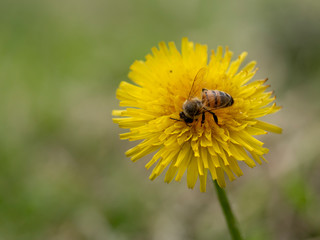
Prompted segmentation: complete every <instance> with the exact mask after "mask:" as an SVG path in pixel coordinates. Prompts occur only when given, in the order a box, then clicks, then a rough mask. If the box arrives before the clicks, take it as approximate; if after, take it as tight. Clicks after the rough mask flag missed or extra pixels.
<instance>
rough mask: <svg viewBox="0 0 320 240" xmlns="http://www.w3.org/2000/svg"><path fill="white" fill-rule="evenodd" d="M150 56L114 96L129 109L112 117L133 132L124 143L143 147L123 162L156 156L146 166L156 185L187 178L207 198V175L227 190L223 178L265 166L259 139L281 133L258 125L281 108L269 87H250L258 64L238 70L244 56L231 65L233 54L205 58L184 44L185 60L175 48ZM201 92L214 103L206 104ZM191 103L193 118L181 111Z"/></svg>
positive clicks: (202, 50) (199, 48) (163, 47)
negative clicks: (161, 180) (243, 167)
mask: <svg viewBox="0 0 320 240" xmlns="http://www.w3.org/2000/svg"><path fill="white" fill-rule="evenodd" d="M151 51H152V54H148V55H147V56H146V58H145V60H144V61H135V62H134V63H133V64H132V65H131V67H130V72H129V78H130V80H131V83H129V82H126V81H123V82H121V83H120V86H119V88H118V90H117V93H116V95H117V98H118V99H119V100H120V104H119V105H120V106H121V107H124V109H123V110H114V111H113V112H112V114H113V116H115V117H114V118H113V121H114V122H115V123H117V124H118V125H119V126H120V127H121V128H125V129H128V132H126V133H123V134H120V138H121V139H128V140H129V141H136V140H140V143H139V144H137V145H136V146H135V147H133V148H131V149H129V150H128V151H127V152H126V155H127V156H128V157H130V158H131V160H132V161H134V162H135V161H137V160H139V159H140V158H142V157H144V156H146V155H148V154H153V156H152V157H150V160H149V162H148V163H147V164H146V166H145V167H146V168H147V169H150V171H151V174H150V179H151V180H154V179H155V178H157V177H158V176H160V175H161V174H162V173H164V181H165V182H167V183H170V182H171V181H172V180H173V179H174V180H175V181H181V180H182V177H183V176H184V175H186V178H187V179H186V180H187V186H188V187H189V188H194V186H195V184H196V182H197V180H198V179H199V181H200V191H201V192H205V191H206V182H207V178H208V173H210V174H209V175H210V177H211V178H212V179H213V180H217V182H218V184H219V186H220V187H225V186H226V182H225V176H226V177H227V178H228V179H229V180H230V181H233V180H235V179H236V177H239V176H241V175H243V172H242V171H241V169H240V167H239V162H240V161H243V162H244V163H246V165H248V166H249V167H254V166H256V164H257V163H258V164H262V162H263V161H266V160H265V158H264V155H265V154H266V153H267V152H268V149H267V148H265V147H263V142H261V141H259V140H257V139H256V138H255V137H254V136H257V135H261V134H266V133H267V132H274V133H281V131H282V130H281V128H280V127H277V126H275V125H272V124H270V123H266V122H263V121H261V120H258V119H259V118H261V117H263V116H265V115H268V114H272V113H275V112H277V111H279V109H281V107H279V106H277V105H276V104H275V102H274V101H275V97H274V96H273V93H272V92H270V91H267V89H268V88H269V87H270V86H269V85H265V82H266V79H261V80H252V78H253V77H254V75H255V73H256V71H257V68H256V67H255V66H256V62H254V61H252V62H249V63H248V64H247V65H246V66H244V67H243V68H242V69H240V65H241V63H242V62H243V61H244V59H245V57H246V56H247V53H246V52H243V53H242V54H240V56H238V58H237V59H235V60H233V61H232V60H231V59H232V55H233V54H232V52H231V51H229V49H228V48H226V49H225V51H223V48H222V47H218V48H217V50H216V51H212V52H211V55H210V56H209V57H208V51H207V46H206V45H201V44H194V43H193V42H190V41H188V39H187V38H183V39H182V44H181V51H180V52H179V51H178V50H177V48H176V46H175V44H174V43H173V42H169V43H168V44H165V43H164V42H161V43H160V44H159V47H158V48H156V47H154V48H152V50H151ZM201 69H205V70H201ZM202 89H205V90H206V91H208V93H209V94H211V95H210V96H208V97H207V98H206V97H204V96H202ZM203 94H204V93H203ZM192 98H194V99H198V100H199V99H200V100H201V99H202V98H203V101H202V102H201V104H200V105H199V104H197V107H198V108H197V109H198V110H197V109H196V110H197V111H196V110H195V109H191V110H190V111H189V113H190V112H191V113H192V114H193V115H192V116H189V115H188V112H184V111H183V106H184V103H185V102H186V101H188V100H191V99H192ZM215 101H216V102H215ZM198 105H199V106H198ZM151 168H152V170H151Z"/></svg>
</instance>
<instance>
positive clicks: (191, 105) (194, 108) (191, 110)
mask: <svg viewBox="0 0 320 240" xmlns="http://www.w3.org/2000/svg"><path fill="white" fill-rule="evenodd" d="M202 107H203V105H202V102H201V100H200V99H198V98H193V99H191V100H186V101H185V102H184V104H183V106H182V109H183V112H184V114H185V115H186V116H187V117H189V118H194V117H195V116H197V115H199V114H200V113H201V109H202Z"/></svg>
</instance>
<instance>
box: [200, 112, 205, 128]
mask: <svg viewBox="0 0 320 240" xmlns="http://www.w3.org/2000/svg"><path fill="white" fill-rule="evenodd" d="M204 120H205V112H202V118H201V125H202V124H204Z"/></svg>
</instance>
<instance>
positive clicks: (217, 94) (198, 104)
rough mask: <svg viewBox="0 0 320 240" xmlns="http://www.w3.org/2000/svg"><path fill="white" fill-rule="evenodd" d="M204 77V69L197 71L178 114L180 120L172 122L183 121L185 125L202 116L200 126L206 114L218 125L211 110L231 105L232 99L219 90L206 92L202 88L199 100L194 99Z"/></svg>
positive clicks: (205, 73) (215, 116) (206, 90)
mask: <svg viewBox="0 0 320 240" xmlns="http://www.w3.org/2000/svg"><path fill="white" fill-rule="evenodd" d="M206 75H207V68H206V67H204V68H201V69H200V70H199V71H198V73H197V74H196V76H195V78H194V80H193V83H192V86H191V89H190V92H189V96H188V98H187V100H186V101H185V102H184V103H183V105H182V111H181V112H180V113H179V116H180V119H174V120H178V121H184V122H185V123H186V124H190V123H193V122H194V121H195V120H197V119H198V118H199V117H200V115H202V118H201V124H203V123H204V121H205V113H206V112H208V113H210V114H211V115H212V116H213V119H214V121H215V123H216V124H217V125H218V117H217V115H216V114H215V113H214V112H213V110H216V109H219V108H226V107H230V106H232V105H233V103H234V100H233V98H232V97H231V96H230V95H229V94H228V93H226V92H223V91H219V90H208V89H205V88H203V89H202V92H201V100H200V99H199V98H198V97H194V96H195V95H196V93H197V91H198V90H197V87H196V86H198V87H199V83H198V82H199V81H202V80H203V79H204V78H205V77H206ZM195 83H197V84H195ZM171 119H173V118H171Z"/></svg>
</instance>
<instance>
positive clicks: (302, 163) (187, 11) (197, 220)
mask: <svg viewBox="0 0 320 240" xmlns="http://www.w3.org/2000/svg"><path fill="white" fill-rule="evenodd" d="M184 36H186V37H188V38H189V39H190V40H192V41H195V42H199V43H203V44H208V47H209V49H215V48H216V47H217V46H218V45H223V46H226V45H228V46H229V47H230V49H231V50H232V51H234V53H235V56H234V57H236V56H237V55H238V54H240V53H241V52H242V51H248V52H249V56H248V58H247V59H248V60H247V61H249V60H257V62H258V67H259V72H258V74H257V75H256V79H259V78H265V77H268V78H269V83H270V84H271V85H272V89H274V90H275V92H276V95H277V103H278V104H279V105H282V106H283V107H284V108H283V110H281V111H280V112H279V113H277V114H275V115H273V116H270V117H266V118H264V120H266V121H269V122H272V123H274V124H277V125H280V126H281V127H283V129H284V132H283V134H282V135H275V134H267V135H266V136H263V137H261V139H262V140H263V141H264V142H265V143H266V144H265V146H266V147H268V148H269V149H270V153H269V154H268V155H267V156H266V157H267V159H268V160H269V164H263V165H262V166H258V167H256V168H254V169H250V168H249V167H246V166H244V165H241V167H242V169H243V171H244V176H242V177H241V178H239V179H237V180H236V181H234V182H232V183H230V182H228V185H227V189H226V190H227V193H228V195H229V197H230V200H231V202H232V206H233V208H234V210H235V213H236V215H237V217H238V220H239V222H240V226H241V230H242V232H243V235H244V236H245V237H246V239H250V240H252V239H259V240H260V239H262V240H269V239H284V240H286V239H288V240H289V239H290V240H295V239H310V240H311V239H313V240H315V239H320V207H319V203H320V180H319V172H320V148H319V146H320V145H319V136H320V121H319V117H320V104H319V103H320V101H319V90H320V1H315V0H306V1H298V0H295V1H289V0H284V1H277V0H270V1H263V0H259V1H254V0H245V1H218V0H216V1H209V0H204V1H201V0H190V1H185V0H177V1H173V0H155V1H148V0H136V1H130V0H119V1H110V0H107V1H103V0H91V1H84V0H77V1H76V0H67V1H62V0H57V1H40V0H38V1H36V0H28V1H11V0H1V1H0V239H1V240H2V239H4V240H13V239H14V240H15V239H19V240H20V239H30V240H31V239H32V240H38V239H39V240H40V239H41V240H42V239H46V240H69V239H70V240H76V239H77V240H78V239H81V240H82V239H93V240H100V239H111V240H112V239H120V240H126V239H133V240H136V239H139V240H140V239H142V240H147V239H153V240H160V239H161V240H162V239H170V240H180V239H181V240H182V239H183V240H184V239H186V240H188V239H190V240H191V239H222V240H224V239H230V237H229V234H228V232H227V229H226V224H225V221H224V218H223V215H222V212H221V210H220V207H219V205H218V203H217V198H216V194H215V191H214V189H213V187H211V186H210V182H208V187H207V189H208V191H207V193H205V194H202V193H200V191H199V187H198V184H197V186H196V188H195V189H194V190H189V189H187V186H186V180H185V179H183V181H182V182H181V183H176V182H174V183H172V184H169V185H167V184H165V183H164V182H163V177H160V178H158V179H156V180H155V181H154V182H151V181H149V180H148V175H149V174H150V171H147V170H146V169H145V168H144V165H145V164H146V163H147V161H148V158H145V159H143V160H140V161H139V162H138V163H135V164H133V163H132V162H130V160H129V159H128V158H126V157H125V155H124V152H125V150H127V149H128V148H130V147H131V146H133V145H134V144H135V143H129V142H126V141H120V140H119V136H118V134H119V133H121V132H124V130H122V129H119V128H118V126H117V125H116V124H113V123H112V120H111V111H112V109H118V108H119V107H118V100H117V99H116V98H115V91H116V88H117V86H118V84H119V83H120V81H123V80H127V74H128V70H129V66H130V65H131V63H132V62H133V61H134V60H136V59H144V56H145V55H146V54H147V53H149V52H150V49H151V47H153V46H155V45H157V44H158V43H159V42H160V41H166V42H168V41H175V42H176V43H177V46H178V47H180V41H181V38H182V37H184Z"/></svg>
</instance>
